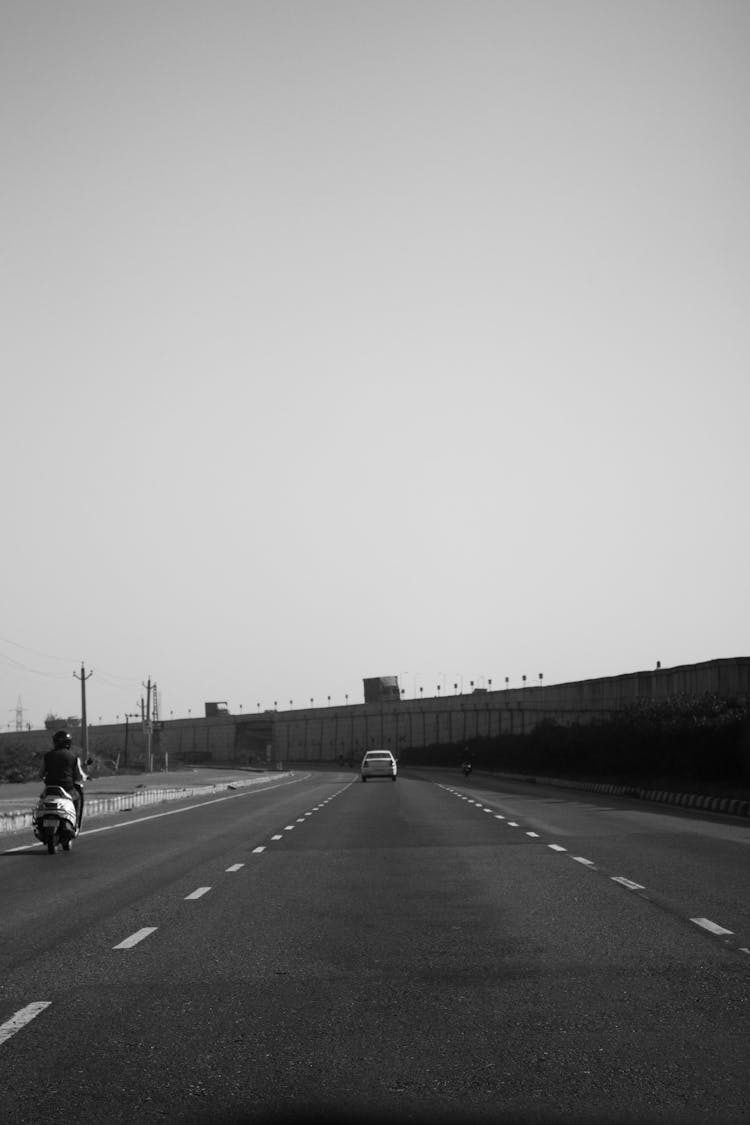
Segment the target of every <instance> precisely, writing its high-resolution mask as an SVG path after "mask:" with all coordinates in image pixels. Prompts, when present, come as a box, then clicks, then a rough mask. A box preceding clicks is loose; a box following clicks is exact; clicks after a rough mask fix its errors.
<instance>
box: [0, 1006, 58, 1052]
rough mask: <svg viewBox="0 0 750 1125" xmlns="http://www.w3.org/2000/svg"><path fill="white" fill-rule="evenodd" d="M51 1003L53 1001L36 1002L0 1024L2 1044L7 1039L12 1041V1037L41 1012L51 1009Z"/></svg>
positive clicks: (0, 1041) (0, 1040)
mask: <svg viewBox="0 0 750 1125" xmlns="http://www.w3.org/2000/svg"><path fill="white" fill-rule="evenodd" d="M51 1003H52V1001H51V1000H35V1001H34V1003H33V1004H27V1005H26V1007H25V1008H21V1010H20V1011H18V1012H16V1014H15V1015H13V1016H11V1017H10V1019H9V1020H6V1022H5V1023H3V1024H0V1043H4V1042H5V1041H6V1039H10V1037H11V1035H15V1034H16V1032H17V1031H20V1030H21V1028H22V1027H25V1026H26V1024H27V1023H31V1021H32V1020H33V1019H34V1018H35V1017H36V1016H38V1015H39V1013H40V1012H43V1011H44V1009H45V1008H49V1006H50V1004H51Z"/></svg>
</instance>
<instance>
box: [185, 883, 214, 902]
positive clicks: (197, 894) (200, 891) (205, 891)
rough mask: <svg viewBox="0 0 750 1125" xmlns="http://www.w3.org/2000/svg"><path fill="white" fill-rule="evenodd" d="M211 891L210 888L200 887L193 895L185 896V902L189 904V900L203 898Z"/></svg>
mask: <svg viewBox="0 0 750 1125" xmlns="http://www.w3.org/2000/svg"><path fill="white" fill-rule="evenodd" d="M210 890H211V888H210V887H198V888H197V889H196V890H194V891H192V893H191V894H189V895H185V902H187V901H188V899H193V898H203V896H204V895H206V894H208V892H209V891H210Z"/></svg>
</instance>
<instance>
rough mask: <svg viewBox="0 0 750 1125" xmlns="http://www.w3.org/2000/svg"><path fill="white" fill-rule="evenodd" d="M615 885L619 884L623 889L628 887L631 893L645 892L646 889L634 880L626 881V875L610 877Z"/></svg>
mask: <svg viewBox="0 0 750 1125" xmlns="http://www.w3.org/2000/svg"><path fill="white" fill-rule="evenodd" d="M610 879H611V880H612V882H613V883H619V884H620V885H621V886H622V887H627V888H628V890H629V891H645V889H646V888H645V887H644V886H642V885H641V883H634V882H633V880H632V879H626V878H625V876H624V875H610Z"/></svg>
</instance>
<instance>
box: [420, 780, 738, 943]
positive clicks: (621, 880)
mask: <svg viewBox="0 0 750 1125" xmlns="http://www.w3.org/2000/svg"><path fill="white" fill-rule="evenodd" d="M438 788H439V789H443V790H444V791H445V792H446V793H450V794H451V795H452V796H453V797H458V798H459V799H460V800H462V801H466V802H467V803H468V804H470V805H474V806H475V807H476V808H478V809H481V810H482V811H483V812H492V810H491V809H487V808H485V806H484V805H483V804H482V802H481V801H475V800H473V799H471V798H469V797H467V796H466V795H465V794H464V793H460V792H459V791H458V790H457V789H451V788H450V787H449V786H447V785H440V784H439V783H438ZM495 820H505V817H504V816H503V815H502V814H501V813H495ZM505 823H506V825H507V826H508V827H509V828H518V827H519V824H518V822H517V821H515V820H505ZM526 835H527V836H531V837H534V838H536V839H541V837H540V836H539V833H537V832H530V831H527V832H526ZM546 846H547V847H548V848H549V849H550V850H551V851H553V852H564V853H565V854H569V853H568V851H567V848H564V847H563V846H562V845H561V844H547V845H546ZM570 858H571V859H572V860H574V861H575V862H576V863H578V864H580V865H581V866H582V867H585V868H586V869H587V870H588V871H593V872H595V873H596V874H597V875H603V876H604V877H605V878H606V879H608V880H610V881H611V882H613V883H617V884H618V885H619V886H621V887H624V888H625V889H626V890H628V891H630V892H632V893H634V894H637V895H638V897H639V898H642V899H643V900H644V901H645V902H647V903H649V904H650V905H652V906H656V907H658V908H659V909H661V910H663V911H664V912H665V913H667V914H670V915H672V917H675V918H678V919H679V920H680V921H683V922H684V921H688V922H692V923H693V924H694V925H696V926H698V927H699V929H701V930H702V931H703V932H704V933H706V934H710V935H711V936H712V937H713V938H716V939H718V940H720V941H721V944H722V945H723V946H724V948H725V949H731V950H733V951H734V952H736V953H746V954H748V955H750V948H748V947H747V946H744V945H740V944H739V940H740V939H738V938H737V937H736V935H735V933H734V930H728V929H726V928H725V927H724V926H720V925H719V924H718V923H717V922H712V921H711V919H710V918H702V917H696V918H690V917H688V916H686V915H685V914H683V913H682V912H680V911H678V910H675V909H674V908H673V907H671V906H669V905H668V903H667V902H666V901H665V900H657V897H656V896H655V895H654V894H651V893H649V891H648V890H647V889H646V887H644V886H643V884H642V883H636V882H635V881H634V880H633V879H628V878H627V877H626V876H625V875H612V874H611V873H610V872H608V871H605V870H604V868H601V867H599V866H597V864H596V863H595V862H594V860H592V859H587V858H586V857H585V856H582V855H571V856H570Z"/></svg>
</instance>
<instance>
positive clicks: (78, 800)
mask: <svg viewBox="0 0 750 1125" xmlns="http://www.w3.org/2000/svg"><path fill="white" fill-rule="evenodd" d="M72 745H73V739H72V738H71V737H70V735H69V734H68V732H67V731H66V730H58V731H56V732H55V733H54V734H53V736H52V749H51V750H48V751H47V753H46V754H45V755H44V765H43V766H42V769H41V772H40V774H39V776H40V778H41V779H42V781H43V782H44V784H45V785H59V786H61V787H62V788H63V789H65V790H66V792H68V793H70V796H71V797H72V799H73V804H74V805H75V807H76V828H80V826H81V815H82V813H83V783H84V781H86V774H85V773H84V772H83V768H82V766H81V759H80V758H79V757H78V756H77V755H76V754H75V753H74V752H73V750H72V749H71V747H72Z"/></svg>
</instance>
